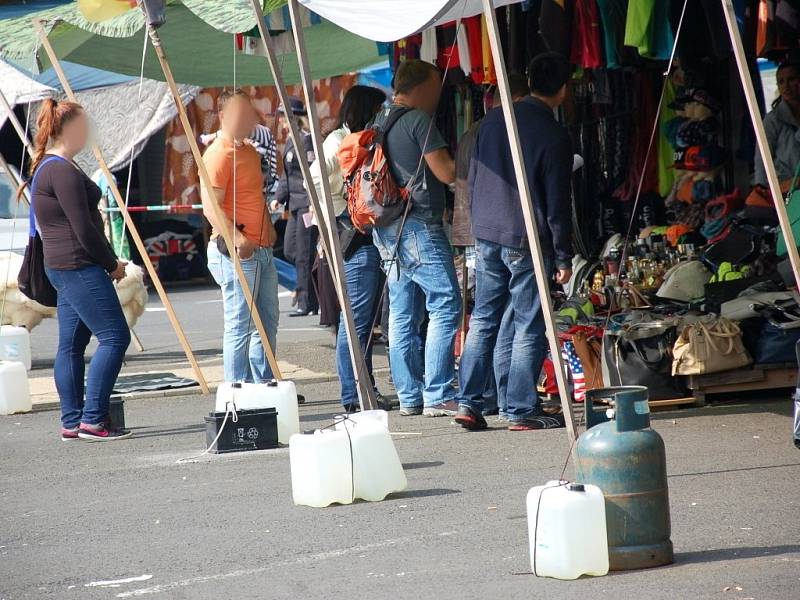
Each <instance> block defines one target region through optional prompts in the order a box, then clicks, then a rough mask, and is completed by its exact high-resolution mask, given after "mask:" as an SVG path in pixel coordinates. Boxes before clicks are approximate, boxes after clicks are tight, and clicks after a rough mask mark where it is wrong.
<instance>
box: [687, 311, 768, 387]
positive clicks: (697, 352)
mask: <svg viewBox="0 0 800 600" xmlns="http://www.w3.org/2000/svg"><path fill="white" fill-rule="evenodd" d="M673 356H674V359H673V362H672V374H673V375H706V374H708V373H719V372H721V371H730V370H733V369H738V368H741V367H746V366H748V365H750V364H752V363H753V359H752V358H750V355H749V354H748V353H747V350H745V347H744V343H743V342H742V330H741V329H740V328H739V325H737V324H736V323H734V322H733V321H730V320H728V319H723V318H719V319H715V320H713V321H704V320H701V321H697V322H695V323H692V324H690V325H687V326H686V327H684V328H683V330H682V331H681V334H680V336H679V337H678V340H677V341H676V342H675V347H674V349H673Z"/></svg>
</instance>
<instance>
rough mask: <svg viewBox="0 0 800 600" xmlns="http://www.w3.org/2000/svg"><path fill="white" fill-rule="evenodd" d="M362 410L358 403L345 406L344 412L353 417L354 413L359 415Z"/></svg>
mask: <svg viewBox="0 0 800 600" xmlns="http://www.w3.org/2000/svg"><path fill="white" fill-rule="evenodd" d="M360 410H361V407H360V406H359V405H358V403H355V404H345V405H344V412H345V413H347V414H348V415H352V414H353V413H357V412H358V411H360Z"/></svg>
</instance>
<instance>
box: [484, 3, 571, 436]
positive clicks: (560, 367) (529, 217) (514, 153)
mask: <svg viewBox="0 0 800 600" xmlns="http://www.w3.org/2000/svg"><path fill="white" fill-rule="evenodd" d="M483 14H484V15H485V17H486V24H487V25H488V28H489V43H490V45H491V47H492V57H493V58H494V64H495V70H496V71H497V87H498V89H499V90H500V97H501V98H502V101H503V114H504V116H505V120H506V129H508V141H509V143H510V144H511V158H512V159H513V161H514V174H515V175H516V178H517V187H518V188H519V197H520V201H521V203H522V215H523V217H524V219H525V229H526V231H527V233H528V242H529V243H530V246H531V257H532V258H533V269H534V271H535V274H536V285H537V286H538V288H539V300H540V301H541V303H542V314H543V315H544V322H545V326H546V328H547V340H548V342H549V344H550V354H551V355H552V359H553V366H554V367H555V372H556V382H557V383H558V391H559V395H560V396H561V408H562V410H563V412H564V420H565V421H566V425H567V435H568V436H569V440H570V443H572V442H574V441H575V439H576V438H577V429H576V427H575V418H574V416H573V414H572V400H571V398H570V393H569V387H568V385H567V374H566V371H565V369H564V361H563V359H562V357H561V347H560V346H559V344H558V329H557V328H556V322H555V318H554V316H553V302H552V300H551V298H550V278H551V275H552V274H551V273H548V272H547V271H546V269H545V264H544V259H543V254H542V245H541V242H540V241H539V230H538V228H537V225H536V215H535V213H534V211H533V197H532V195H531V189H530V187H529V186H528V178H527V176H526V173H525V163H524V161H523V159H522V142H521V140H520V137H519V130H518V129H517V119H516V117H515V115H514V105H513V100H512V98H511V89H510V87H509V85H508V72H507V71H506V64H505V59H504V58H503V50H502V48H501V46H500V30H499V28H498V25H497V15H496V14H495V12H494V6H493V4H492V0H483Z"/></svg>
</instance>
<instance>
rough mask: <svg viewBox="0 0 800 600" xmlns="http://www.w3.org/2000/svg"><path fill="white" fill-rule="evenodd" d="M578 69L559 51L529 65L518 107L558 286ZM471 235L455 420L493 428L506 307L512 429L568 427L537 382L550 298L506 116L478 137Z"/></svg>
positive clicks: (498, 113)
mask: <svg viewBox="0 0 800 600" xmlns="http://www.w3.org/2000/svg"><path fill="white" fill-rule="evenodd" d="M569 74H570V68H569V63H568V62H567V60H566V59H565V58H564V57H563V56H561V55H560V54H557V53H550V52H548V53H545V54H541V55H539V56H537V57H536V58H534V59H533V61H531V64H530V66H529V67H528V79H529V83H530V88H531V95H530V96H528V97H526V98H525V99H523V100H521V101H520V102H517V103H515V104H514V112H515V113H516V118H517V126H518V128H519V133H520V137H521V138H522V139H523V140H525V143H524V145H523V148H522V152H523V155H524V161H525V172H526V175H527V177H528V185H529V186H530V189H531V193H532V196H533V203H534V212H535V216H536V222H537V225H538V230H539V239H540V241H541V245H542V251H543V253H544V257H543V258H544V263H545V266H546V268H547V270H548V271H549V272H552V271H554V269H557V275H556V281H557V282H558V283H561V284H564V283H567V282H568V281H569V279H570V277H571V275H572V272H571V270H570V267H571V264H572V215H571V202H570V178H571V173H572V151H571V149H570V141H569V136H568V135H567V131H566V129H564V128H563V127H562V126H561V125H560V124H559V123H558V121H556V119H555V117H554V115H553V111H554V110H555V108H556V107H558V106H559V105H560V104H561V103H562V102H563V100H564V95H565V93H566V82H567V78H568V77H569ZM469 186H470V189H471V197H472V227H473V233H474V235H475V238H476V246H477V248H476V250H477V284H476V298H475V310H474V311H473V313H472V319H471V321H470V330H469V333H468V334H467V341H466V344H465V348H464V354H463V355H462V357H461V369H460V371H459V383H460V388H461V394H460V396H459V399H458V402H459V409H458V414H457V415H456V419H455V420H456V422H457V423H459V424H460V425H461V426H462V427H464V428H466V429H471V430H477V429H486V419H484V417H483V416H482V414H481V413H482V410H483V397H482V396H483V394H484V391H485V387H486V386H485V382H486V380H487V379H488V377H489V372H490V370H491V369H492V362H493V361H492V358H493V355H494V352H495V344H496V342H497V336H498V331H499V329H500V324H501V321H502V319H503V314H504V312H506V310H507V307H509V302H510V307H509V309H510V310H513V331H514V333H513V336H514V337H513V343H512V344H511V355H510V360H506V361H504V362H506V363H507V365H506V366H505V368H504V367H503V365H498V368H497V370H496V371H495V377H496V378H497V381H498V384H499V385H500V386H502V387H503V388H505V399H504V401H505V404H506V415H507V417H508V421H509V429H510V430H512V431H527V430H532V429H549V428H552V427H563V424H564V423H563V420H562V419H561V418H559V417H553V416H549V415H546V414H545V413H544V411H543V410H542V408H541V406H540V404H539V398H538V395H537V393H536V380H537V378H538V375H539V372H540V371H541V369H542V363H543V361H544V358H545V355H546V353H547V339H546V336H545V323H544V317H543V315H542V310H541V299H540V298H539V293H538V290H537V287H536V280H535V276H534V271H533V259H532V257H531V251H530V247H529V245H528V239H527V234H526V231H525V221H524V219H523V215H522V207H521V204H520V197H519V191H518V189H517V180H516V176H515V174H514V166H513V161H512V158H511V148H510V146H509V143H508V134H507V130H506V126H505V120H504V117H503V112H502V109H500V108H496V109H494V110H492V111H491V112H489V114H487V115H486V117H485V119H484V121H483V125H482V126H481V128H480V131H479V132H478V139H477V141H476V144H475V150H474V152H473V157H472V164H471V167H470V176H469Z"/></svg>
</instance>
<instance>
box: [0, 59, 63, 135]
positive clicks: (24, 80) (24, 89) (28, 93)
mask: <svg viewBox="0 0 800 600" xmlns="http://www.w3.org/2000/svg"><path fill="white" fill-rule="evenodd" d="M0 91H2V92H3V95H4V96H5V97H6V100H8V103H9V104H10V105H11V106H12V107H13V106H16V105H17V104H27V103H28V102H38V101H39V100H43V99H45V98H49V97H50V96H57V95H58V91H57V90H55V89H53V88H51V87H48V86H46V85H43V84H41V83H39V82H38V81H36V80H34V79H31V78H30V77H28V76H27V75H25V74H24V73H22V72H21V71H19V70H18V69H15V68H14V67H12V66H11V65H10V64H8V63H7V62H4V61H0ZM0 107H2V105H0ZM7 118H8V115H7V114H6V111H5V110H3V109H2V108H0V127H2V126H3V123H5V122H6V119H7Z"/></svg>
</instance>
